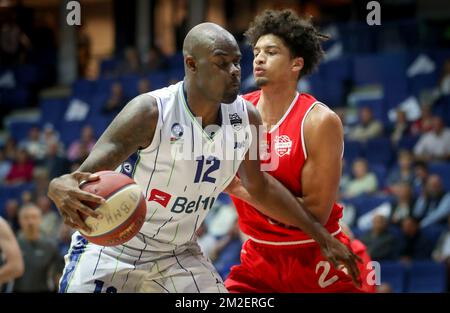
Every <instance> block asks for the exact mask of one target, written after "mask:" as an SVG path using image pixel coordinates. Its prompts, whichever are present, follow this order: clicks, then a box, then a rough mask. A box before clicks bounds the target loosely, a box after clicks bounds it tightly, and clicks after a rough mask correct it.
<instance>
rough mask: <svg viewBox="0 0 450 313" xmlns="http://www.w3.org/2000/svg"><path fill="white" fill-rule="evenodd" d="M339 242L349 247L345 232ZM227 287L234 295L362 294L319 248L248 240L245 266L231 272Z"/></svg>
mask: <svg viewBox="0 0 450 313" xmlns="http://www.w3.org/2000/svg"><path fill="white" fill-rule="evenodd" d="M336 238H337V239H338V240H340V241H341V242H343V243H344V244H345V245H347V246H349V245H350V243H349V239H348V237H347V236H346V235H344V234H343V233H342V232H341V233H339V234H337V235H336ZM225 286H226V287H227V289H228V291H230V292H255V293H259V292H262V293H273V292H316V293H322V292H361V290H360V289H359V288H358V287H356V286H355V285H354V284H353V281H352V279H351V277H350V276H349V275H347V274H346V273H345V272H343V271H342V270H337V269H335V268H334V267H333V266H332V265H331V264H330V263H329V262H328V261H327V260H326V259H325V258H324V257H323V256H322V253H321V251H320V248H319V246H318V245H317V244H312V245H307V246H302V245H295V246H286V245H283V246H275V245H268V244H260V243H257V242H255V241H252V240H251V239H250V240H247V241H246V242H245V243H244V245H243V247H242V251H241V264H240V265H237V266H233V267H232V268H231V271H230V274H229V276H228V278H227V279H226V280H225Z"/></svg>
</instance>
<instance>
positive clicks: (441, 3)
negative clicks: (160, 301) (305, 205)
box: [0, 0, 450, 292]
mask: <svg viewBox="0 0 450 313" xmlns="http://www.w3.org/2000/svg"><path fill="white" fill-rule="evenodd" d="M68 2H69V1H59V0H23V1H19V0H0V117H1V126H0V127H1V128H0V216H2V217H3V218H4V219H5V220H6V221H7V222H8V223H9V225H10V226H11V228H12V229H13V231H14V233H15V235H16V237H17V240H18V241H19V245H20V247H21V249H22V252H23V253H24V259H25V272H24V274H23V275H22V277H20V278H18V279H17V280H16V281H14V282H10V283H8V284H3V286H1V289H3V291H7V292H11V291H15V292H54V291H55V290H56V287H55V286H56V283H57V280H58V278H59V277H60V275H61V270H62V267H63V260H62V258H63V256H64V255H65V254H66V253H67V249H68V247H69V244H70V235H71V233H72V232H73V230H72V229H70V228H68V227H66V226H64V225H62V223H61V219H60V217H59V214H58V213H57V209H56V208H55V207H54V206H53V205H52V204H51V202H50V201H49V199H48V198H47V197H46V192H47V186H48V182H49V181H50V180H51V179H52V178H54V177H56V176H59V175H62V174H64V173H67V172H69V171H72V170H75V169H76V168H77V167H78V166H79V165H80V164H81V162H83V160H84V159H85V158H86V156H87V155H88V153H89V151H90V149H91V148H92V147H93V145H94V144H95V142H96V139H97V138H98V137H99V136H100V135H101V133H102V132H103V131H104V129H105V128H106V126H107V125H108V124H109V123H110V122H111V120H112V119H113V118H114V116H115V115H116V114H117V113H118V112H119V111H120V110H121V109H122V108H123V106H124V105H125V104H126V103H127V102H128V101H129V100H130V99H131V98H133V97H134V96H136V95H138V94H140V93H144V92H148V91H151V90H154V89H158V88H161V87H163V86H166V85H168V84H172V83H175V82H177V81H179V80H182V79H183V59H182V55H181V51H180V49H181V47H182V43H183V38H184V36H185V35H186V33H187V32H188V30H189V29H190V28H191V27H193V26H194V25H196V24H198V23H200V22H204V21H211V22H215V23H217V24H220V25H222V26H223V27H225V28H226V29H227V30H229V31H230V32H232V33H233V34H234V35H235V37H236V38H237V40H238V42H239V44H240V46H241V50H242V53H243V58H242V64H241V67H242V90H241V91H242V93H245V92H248V91H252V90H254V89H255V86H254V81H253V78H252V58H253V55H252V51H251V49H250V47H249V46H248V45H247V44H246V42H245V39H244V37H243V35H242V34H243V32H244V31H245V30H246V29H247V27H248V26H249V23H250V22H251V20H252V19H253V18H254V16H255V15H256V14H258V13H260V12H261V11H262V10H264V9H266V8H272V9H284V8H291V9H293V10H295V11H296V12H298V13H299V14H306V15H311V16H313V21H314V23H315V24H316V25H317V26H319V28H320V29H321V31H322V32H324V33H326V34H328V35H330V36H331V39H330V40H329V41H327V42H326V43H324V45H323V48H324V50H325V51H326V57H325V59H324V60H323V61H322V63H321V65H320V66H319V68H318V70H317V71H316V72H315V73H313V74H312V75H310V76H307V77H303V78H302V79H301V80H300V82H299V84H298V89H299V91H300V92H308V93H311V94H312V95H314V96H315V97H316V98H317V99H319V100H320V101H323V102H324V103H325V104H327V105H328V106H330V107H331V108H332V109H333V110H335V112H336V113H337V114H338V115H339V116H340V117H341V120H342V123H343V125H344V128H345V138H346V142H345V153H344V159H345V162H344V167H343V174H342V179H341V188H340V193H339V201H340V202H341V203H342V204H344V207H345V209H344V218H343V224H345V225H347V226H348V229H349V232H351V233H352V234H353V238H354V240H358V241H361V242H362V243H364V245H365V246H366V248H367V251H368V253H369V254H370V256H371V257H372V259H373V260H375V261H378V262H380V264H381V282H382V285H381V286H378V288H377V290H378V292H448V286H449V284H448V277H449V273H450V270H449V268H450V128H449V127H450V2H449V1H446V0H420V1H414V0H385V1H378V2H379V3H380V6H381V25H380V26H369V25H368V24H367V22H366V16H367V14H368V13H369V11H368V10H367V9H366V4H367V2H368V1H348V0H328V1H327V0H316V1H314V0H310V1H307V0H297V1H293V0H292V1H288V0H286V1H282V0H280V1H271V0H239V1H238V0H229V1H225V0H191V1H187V0H127V1H119V0H81V1H78V2H79V3H80V7H81V25H79V26H69V25H68V24H67V19H66V17H67V14H69V13H70V12H71V10H67V8H66V5H67V3H68ZM25 207H27V208H29V207H33V208H34V210H30V209H28V210H24V209H23V208H25ZM21 210H22V211H23V212H25V211H26V214H25V213H23V214H22V215H20V214H19V212H21ZM36 229H38V230H39V231H37V234H36V235H32V234H33V233H35V232H34V231H33V230H36ZM198 235H199V240H200V244H201V246H202V249H203V251H204V253H205V254H207V255H208V256H209V257H210V258H211V259H212V260H213V262H214V264H215V265H216V267H217V268H218V270H219V273H220V274H221V275H222V276H223V277H226V275H227V274H228V271H229V268H230V266H232V265H234V264H237V263H239V254H240V248H241V245H242V240H244V236H242V234H241V233H240V231H239V228H238V226H237V223H236V213H235V210H234V207H233V205H232V203H231V202H230V200H229V198H228V197H227V196H226V195H223V197H221V198H220V199H219V201H217V202H216V204H215V206H214V208H213V209H212V212H211V214H210V215H209V216H208V218H207V219H206V221H205V223H204V224H203V225H202V226H201V228H200V229H199V232H198ZM36 242H38V243H40V244H39V245H37V244H35V243H36ZM0 250H1V249H0ZM42 251H44V252H45V253H42ZM31 252H32V253H31ZM0 256H1V251H0ZM49 256H51V257H49ZM0 264H1V257H0ZM0 266H1V265H0ZM36 273H39V275H36Z"/></svg>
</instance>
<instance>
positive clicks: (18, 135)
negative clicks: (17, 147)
mask: <svg viewBox="0 0 450 313" xmlns="http://www.w3.org/2000/svg"><path fill="white" fill-rule="evenodd" d="M33 126H38V123H37V122H34V121H22V120H16V121H11V122H10V123H8V125H7V127H8V131H9V133H10V134H11V136H12V137H13V138H14V139H15V140H16V142H20V141H21V140H22V139H25V138H27V136H28V132H29V131H30V129H31V128H32V127H33Z"/></svg>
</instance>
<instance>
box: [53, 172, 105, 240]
mask: <svg viewBox="0 0 450 313" xmlns="http://www.w3.org/2000/svg"><path fill="white" fill-rule="evenodd" d="M97 179H98V176H97V175H94V174H91V173H82V172H74V173H71V174H67V175H63V176H60V177H57V178H54V179H53V180H52V181H51V182H50V184H49V186H48V193H47V195H48V197H49V198H50V199H52V200H53V202H54V203H55V205H56V207H57V208H58V209H59V211H60V213H61V216H62V217H63V219H64V223H65V224H66V225H68V226H70V227H73V228H79V229H83V230H84V231H86V232H90V231H91V229H90V228H89V227H88V226H87V225H86V223H85V222H84V221H83V219H82V218H81V217H80V214H79V213H80V212H81V213H83V214H85V215H88V216H92V217H94V218H97V217H99V214H98V213H96V212H95V211H94V210H92V209H91V208H89V207H88V206H87V205H85V204H83V202H82V201H89V202H93V203H98V204H102V203H104V202H105V199H103V198H102V197H99V196H97V195H94V194H92V193H89V192H86V191H83V190H81V189H80V183H81V182H84V181H95V180H97Z"/></svg>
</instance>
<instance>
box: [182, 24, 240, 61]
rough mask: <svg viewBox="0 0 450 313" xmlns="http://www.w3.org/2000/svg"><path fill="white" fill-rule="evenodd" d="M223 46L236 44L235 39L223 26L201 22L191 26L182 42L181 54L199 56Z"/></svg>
mask: <svg viewBox="0 0 450 313" xmlns="http://www.w3.org/2000/svg"><path fill="white" fill-rule="evenodd" d="M224 46H228V47H230V46H236V47H237V42H236V39H235V38H234V37H233V35H232V34H230V33H229V32H228V31H227V30H226V29H224V28H223V27H221V26H219V25H217V24H214V23H201V24H198V25H197V26H195V27H193V28H192V29H191V30H190V31H189V33H188V34H187V35H186V38H185V39H184V42H183V56H184V57H187V56H189V55H190V56H193V57H201V56H205V54H206V53H208V52H210V53H212V52H213V51H214V50H215V49H220V47H224Z"/></svg>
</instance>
